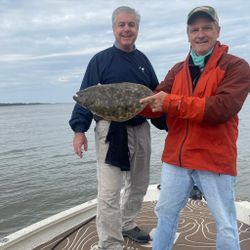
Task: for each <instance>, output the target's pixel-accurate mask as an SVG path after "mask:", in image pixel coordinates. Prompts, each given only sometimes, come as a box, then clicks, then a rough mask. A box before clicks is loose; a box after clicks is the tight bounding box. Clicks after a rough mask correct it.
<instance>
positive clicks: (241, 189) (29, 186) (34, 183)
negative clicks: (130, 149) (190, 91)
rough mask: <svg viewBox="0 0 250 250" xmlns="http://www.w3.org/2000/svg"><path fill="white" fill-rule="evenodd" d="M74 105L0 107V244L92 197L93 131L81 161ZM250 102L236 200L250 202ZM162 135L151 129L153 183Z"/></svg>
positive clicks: (244, 121) (244, 113)
mask: <svg viewBox="0 0 250 250" xmlns="http://www.w3.org/2000/svg"><path fill="white" fill-rule="evenodd" d="M72 108H73V104H51V105H28V106H8V107H7V106H6V107H0V117H1V120H0V238H1V237H4V236H6V235H8V234H10V233H13V232H15V231H17V230H19V229H21V228H23V227H25V226H28V225H30V224H32V223H35V222H37V221H39V220H41V219H44V218H47V217H49V216H51V215H54V214H56V213H58V212H61V211H63V210H66V209H68V208H71V207H73V206H76V205H78V204H80V203H82V202H85V201H87V200H89V199H93V198H95V196H96V185H97V183H96V166H95V146H94V141H93V139H94V135H93V127H94V123H93V124H92V125H91V129H90V130H89V132H88V134H87V136H88V140H89V150H88V152H87V153H84V156H83V159H79V158H78V157H76V155H75V154H74V152H73V148H72V138H73V133H72V131H71V129H70V128H69V126H68V120H69V117H70V114H71V110H72ZM249 108H250V97H248V99H247V101H246V103H245V105H244V107H243V109H242V111H241V112H240V134H239V141H238V146H239V155H238V173H239V175H238V178H237V187H236V194H237V196H238V197H240V198H241V199H246V200H249V201H250V192H249V187H250V183H249V177H250V168H249V167H248V164H249V162H250V133H249V132H250V112H249ZM165 135H166V133H165V132H164V131H159V130H157V129H155V128H154V127H152V164H151V181H150V182H151V183H159V179H160V169H161V167H160V166H161V161H160V157H161V153H162V149H163V141H164V138H165Z"/></svg>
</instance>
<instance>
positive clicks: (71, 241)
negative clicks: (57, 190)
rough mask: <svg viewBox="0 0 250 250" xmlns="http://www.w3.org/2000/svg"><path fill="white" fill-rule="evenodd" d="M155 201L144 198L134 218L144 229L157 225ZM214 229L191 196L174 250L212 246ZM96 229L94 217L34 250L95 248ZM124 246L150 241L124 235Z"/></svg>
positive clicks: (248, 229)
mask: <svg viewBox="0 0 250 250" xmlns="http://www.w3.org/2000/svg"><path fill="white" fill-rule="evenodd" d="M155 204H156V202H144V204H143V207H142V210H141V212H140V214H139V216H138V218H137V223H138V225H139V226H140V227H141V228H142V229H144V230H145V231H147V232H151V231H152V230H153V229H154V228H155V227H156V221H157V220H156V216H155V214H154V211H153V209H154V206H155ZM238 227H239V236H240V245H241V250H248V249H250V248H249V246H250V226H247V225H246V224H244V223H241V222H238ZM215 238H216V229H215V223H214V221H213V219H212V216H211V214H210V212H209V210H208V208H207V205H206V203H205V202H203V201H200V200H190V201H189V202H188V204H187V205H186V207H185V208H184V209H183V210H182V212H181V217H180V222H179V226H178V238H177V240H176V243H175V245H174V248H173V250H194V249H197V250H200V249H202V250H212V249H215ZM97 241H98V237H97V233H96V227H95V218H93V219H91V220H89V221H88V222H85V223H83V224H81V225H79V226H77V227H75V228H73V229H71V230H70V231H68V232H66V233H64V234H62V235H60V236H58V237H56V238H54V239H53V240H51V241H49V242H47V243H45V244H43V245H41V246H39V247H36V248H34V250H76V249H77V250H80V249H81V250H96V249H97ZM123 249H124V250H149V249H151V243H148V244H139V243H136V242H133V241H131V240H129V239H128V238H125V239H124V247H123Z"/></svg>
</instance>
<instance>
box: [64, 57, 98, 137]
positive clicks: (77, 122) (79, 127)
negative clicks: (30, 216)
mask: <svg viewBox="0 0 250 250" xmlns="http://www.w3.org/2000/svg"><path fill="white" fill-rule="evenodd" d="M99 82H101V76H100V71H99V68H98V61H97V58H96V56H95V57H93V58H92V59H91V60H90V62H89V64H88V67H87V70H86V72H85V74H84V77H83V80H82V84H81V87H80V89H85V88H88V87H90V86H93V85H96V84H97V83H99ZM92 119H93V114H92V113H91V112H90V111H88V110H87V109H85V108H83V107H81V106H80V105H79V104H77V103H76V104H75V106H74V109H73V111H72V115H71V118H70V120H69V125H70V127H71V129H72V130H73V131H74V132H82V133H84V132H86V131H87V130H88V129H89V127H90V125H91V122H92Z"/></svg>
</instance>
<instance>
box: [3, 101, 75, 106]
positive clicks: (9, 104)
mask: <svg viewBox="0 0 250 250" xmlns="http://www.w3.org/2000/svg"><path fill="white" fill-rule="evenodd" d="M53 104H55V105H56V104H74V103H73V102H72V103H71V102H53V103H52V102H51V103H50V102H27V103H26V102H13V103H0V107H7V106H29V105H53Z"/></svg>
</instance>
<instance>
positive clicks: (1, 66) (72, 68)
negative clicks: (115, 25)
mask: <svg viewBox="0 0 250 250" xmlns="http://www.w3.org/2000/svg"><path fill="white" fill-rule="evenodd" d="M0 4H1V9H0V15H1V22H0V30H1V33H0V47H1V48H2V49H1V55H0V93H1V95H0V102H15V101H18V102H19V101H20V102H23V101H27V102H30V101H31V100H32V101H36V100H37V101H41V102H68V101H72V94H74V93H75V92H76V91H77V89H78V88H79V86H80V83H81V80H82V77H83V74H84V71H85V69H86V67H87V64H88V62H89V60H90V59H91V57H92V56H93V55H94V54H95V53H97V52H98V51H100V50H102V49H105V48H107V47H109V46H111V45H112V44H113V41H114V38H113V34H112V29H111V14H112V11H113V10H114V9H115V8H116V7H118V6H119V5H120V3H119V4H118V3H117V1H115V0H107V1H105V2H103V1H98V0H93V1H82V0H72V1H67V0H61V1H58V0H42V1H29V0H22V1H19V0H11V1H9V0H0ZM122 4H123V5H128V6H131V7H134V8H136V9H137V10H138V11H139V13H140V14H141V25H140V33H139V37H138V40H137V43H136V45H137V47H138V49H140V50H142V51H143V52H144V53H145V54H146V55H147V56H148V57H149V59H150V60H151V62H152V64H153V66H154V68H155V71H156V73H157V76H158V78H159V80H162V79H163V78H164V76H165V74H166V73H167V71H168V70H169V69H170V67H171V66H172V65H173V64H174V63H176V62H178V61H179V60H183V59H184V58H185V57H186V54H187V51H188V49H189V44H188V40H187V36H186V16H187V14H188V12H189V11H190V10H191V9H192V8H193V7H195V6H198V5H212V6H214V7H215V8H216V10H217V12H218V14H219V18H220V24H221V26H222V29H221V36H220V40H221V41H222V42H223V43H226V44H228V45H229V46H230V51H231V52H232V53H234V54H236V55H238V56H240V57H243V58H245V59H246V60H247V61H250V55H249V53H247V52H246V51H248V48H249V45H250V38H249V33H250V28H249V27H250V17H249V13H248V12H249V11H248V10H249V9H250V3H248V1H244V0H241V1H233V0H222V1H215V0H211V1H199V0H195V1H185V0H177V1H171V2H166V1H164V0H159V1H154V2H152V1H142V0H137V1H134V0H129V1H123V2H122ZM52 91H54V92H55V93H56V94H52Z"/></svg>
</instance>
